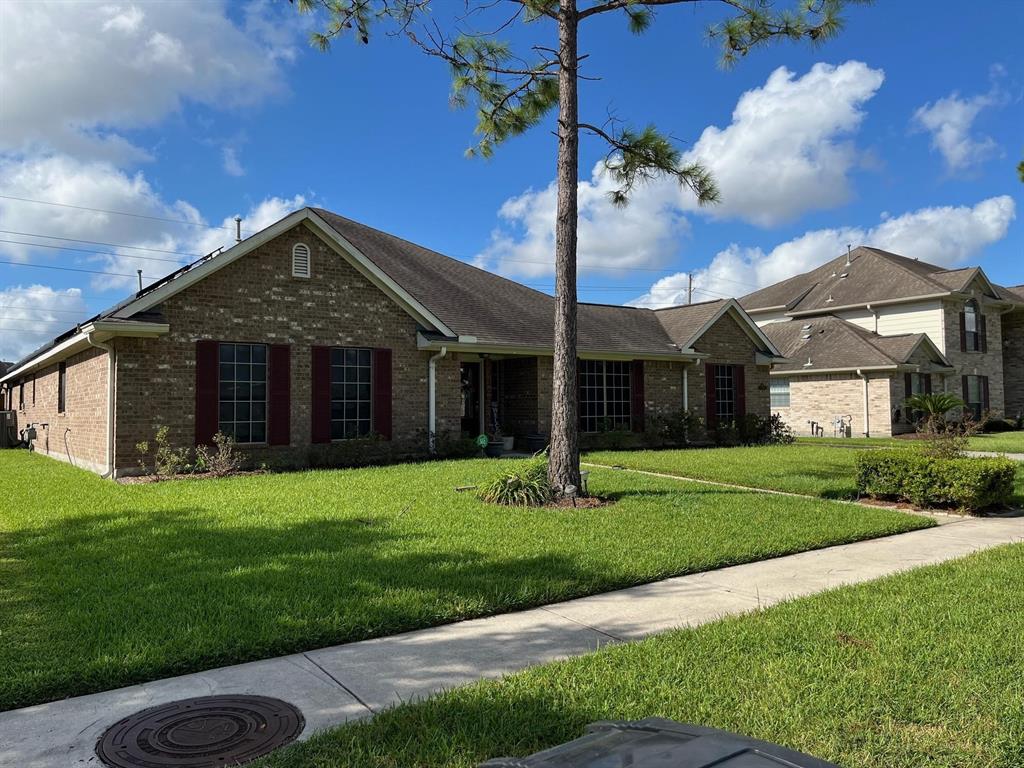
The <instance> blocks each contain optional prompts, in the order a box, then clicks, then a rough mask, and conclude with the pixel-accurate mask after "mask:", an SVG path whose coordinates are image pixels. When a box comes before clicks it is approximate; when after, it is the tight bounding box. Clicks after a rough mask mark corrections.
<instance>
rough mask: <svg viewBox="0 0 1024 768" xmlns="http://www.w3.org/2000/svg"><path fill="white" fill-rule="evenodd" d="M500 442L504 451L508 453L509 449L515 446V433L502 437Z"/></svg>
mask: <svg viewBox="0 0 1024 768" xmlns="http://www.w3.org/2000/svg"><path fill="white" fill-rule="evenodd" d="M501 442H502V445H503V446H504V448H505V453H509V452H510V451H512V450H514V449H515V447H516V437H515V435H507V436H505V437H502V438H501Z"/></svg>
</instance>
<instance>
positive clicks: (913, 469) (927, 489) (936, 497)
mask: <svg viewBox="0 0 1024 768" xmlns="http://www.w3.org/2000/svg"><path fill="white" fill-rule="evenodd" d="M1016 471H1017V465H1016V462H1013V461H1011V460H1010V459H1006V458H992V459H976V458H968V457H962V458H955V459H942V458H936V457H934V456H926V455H924V454H922V453H917V452H916V451H909V450H904V449H895V450H875V451H861V452H859V453H858V454H857V491H858V492H859V493H860V494H862V495H864V496H871V497H873V498H880V499H895V500H898V501H907V502H910V503H911V504H914V505H916V506H919V507H956V508H957V509H959V510H961V511H963V512H977V511H979V510H982V509H986V508H988V507H995V506H1002V505H1006V504H1009V503H1010V501H1011V499H1012V497H1013V480H1014V475H1015V473H1016Z"/></svg>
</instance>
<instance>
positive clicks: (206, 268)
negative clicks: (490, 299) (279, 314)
mask: <svg viewBox="0 0 1024 768" xmlns="http://www.w3.org/2000/svg"><path fill="white" fill-rule="evenodd" d="M302 222H306V223H307V224H308V225H309V226H311V227H312V228H313V230H314V231H315V232H316V233H317V234H319V235H320V236H321V237H322V238H323V240H324V241H325V242H326V243H328V244H329V245H331V246H332V247H333V249H334V250H335V251H336V252H338V253H339V254H340V255H341V256H342V257H343V258H345V260H346V261H348V262H349V263H350V264H352V266H354V267H355V268H356V269H357V270H358V271H359V272H360V273H361V274H362V275H363V276H364V277H366V278H367V279H368V280H370V282H372V283H373V284H374V285H375V286H377V287H378V288H380V289H381V290H382V291H383V292H384V293H385V294H386V295H388V296H389V297H390V298H391V299H392V300H394V301H395V302H396V303H397V304H398V305H399V306H400V307H402V308H403V309H404V310H405V311H406V312H408V313H409V314H410V315H411V316H412V317H413V318H414V319H415V320H416V321H417V322H420V323H422V324H423V325H426V326H430V327H432V328H435V329H436V330H437V331H438V332H439V333H443V334H445V335H448V336H454V335H455V334H454V332H453V331H452V330H451V329H450V328H448V326H446V325H445V324H444V323H442V322H441V320H440V319H439V318H438V317H436V316H435V315H434V314H433V313H431V312H430V311H429V310H428V309H427V308H426V307H424V306H423V305H422V304H420V303H419V302H418V301H417V300H416V299H415V298H413V297H412V296H411V295H410V294H409V293H408V292H407V291H406V290H405V289H404V288H402V287H401V286H400V285H399V284H398V283H396V282H395V281H394V280H392V279H391V278H390V277H389V276H388V275H387V274H385V273H384V272H383V271H382V270H381V269H380V268H379V267H378V266H377V265H376V264H374V263H373V262H372V261H370V259H368V258H367V257H366V256H365V255H364V254H362V253H361V252H360V251H359V249H357V248H356V247H355V246H353V245H352V244H351V243H350V242H348V241H347V240H346V239H345V238H343V237H342V236H341V235H339V234H338V232H337V231H336V230H335V229H334V228H333V227H332V226H331V225H330V224H328V223H327V222H326V221H324V220H323V218H321V217H320V216H319V215H317V214H316V213H314V212H313V211H311V210H310V209H308V208H303V209H302V210H300V211H295V212H294V213H291V214H289V215H287V216H285V217H284V218H283V219H281V220H280V221H278V222H277V223H275V224H271V225H270V226H269V227H267V228H266V229H263V230H260V231H259V232H257V233H256V234H255V235H253V236H251V237H248V238H246V239H245V240H243V241H242V242H240V243H238V244H237V245H234V246H232V247H231V248H228V249H227V250H226V251H224V252H223V253H221V254H219V255H217V256H212V257H210V258H209V259H207V260H206V261H205V262H203V263H201V264H198V265H197V266H195V267H193V268H192V269H190V270H189V271H188V272H185V273H184V274H182V275H180V276H179V277H176V278H174V279H173V280H171V281H170V282H168V283H165V284H164V285H161V286H160V287H158V288H156V289H154V290H152V291H150V292H149V293H147V294H145V295H144V296H141V297H139V298H138V299H137V300H135V301H133V302H131V303H130V304H128V305H126V306H125V307H123V308H122V309H120V310H119V311H118V312H117V314H118V315H119V316H130V315H133V314H135V313H137V312H144V311H146V310H147V309H151V308H152V307H155V306H156V305H157V304H160V303H162V302H164V301H166V300H167V299H169V298H171V297H172V296H174V295H175V294H177V293H180V292H181V291H183V290H185V289H186V288H189V287H190V286H192V285H195V284H196V283H198V282H199V281H200V280H202V279H203V278H205V277H207V276H209V275H210V274H212V273H213V272H216V271H217V270H219V269H221V268H223V267H226V266H227V265H228V264H231V263H233V262H235V261H237V260H238V259H240V258H242V257H243V256H245V255H246V254H247V253H250V252H251V251H253V250H255V249H256V248H259V247H260V246H261V245H265V244H266V243H268V242H270V241H271V240H273V239H274V238H275V237H278V236H279V235H282V234H284V233H285V232H287V231H288V230H290V229H292V228H293V227H295V226H297V225H298V224H301V223H302Z"/></svg>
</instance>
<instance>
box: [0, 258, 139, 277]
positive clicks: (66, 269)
mask: <svg viewBox="0 0 1024 768" xmlns="http://www.w3.org/2000/svg"><path fill="white" fill-rule="evenodd" d="M0 264H7V265H10V266H12V267H31V268H33V269H58V270H60V271H61V272H85V273H86V274H90V275H110V276H111V277H138V274H135V275H130V274H128V273H127V272H104V271H102V270H98V269H79V268H77V267H58V266H56V265H54V264H28V263H26V262H23V261H0ZM143 277H144V278H145V277H152V276H147V275H143ZM152 279H154V280H155V279H157V278H152Z"/></svg>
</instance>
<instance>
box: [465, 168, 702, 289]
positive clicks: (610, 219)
mask: <svg viewBox="0 0 1024 768" xmlns="http://www.w3.org/2000/svg"><path fill="white" fill-rule="evenodd" d="M613 188H614V182H613V181H612V180H611V179H610V178H609V177H608V174H607V173H605V172H603V166H602V165H598V166H596V167H595V168H594V171H593V174H592V175H591V178H590V180H585V181H581V182H580V183H579V186H578V188H577V190H578V191H577V199H578V204H579V233H578V238H579V241H578V248H577V254H578V259H579V265H580V272H581V273H582V272H586V271H587V269H588V268H593V267H598V268H600V267H608V266H615V267H648V266H652V265H653V266H658V265H660V264H663V263H666V262H667V261H668V260H669V259H670V258H671V257H672V256H673V255H674V254H675V252H676V251H677V250H678V248H679V245H680V241H681V239H682V238H683V237H684V236H685V235H686V234H687V232H688V231H689V225H688V224H687V222H686V220H685V219H684V218H683V214H682V211H681V210H680V208H679V200H680V197H679V195H680V192H679V189H678V185H675V184H667V183H654V184H648V185H645V186H643V187H639V188H637V189H636V191H635V193H634V195H633V197H632V199H631V200H630V203H629V205H628V206H626V207H625V208H616V207H615V206H613V205H612V204H611V202H610V201H609V198H608V193H609V192H610V191H611V190H612V189H613ZM556 193H557V190H556V187H555V184H554V183H551V184H549V185H548V186H547V187H545V188H544V189H541V190H536V191H535V190H528V191H527V192H524V193H523V194H522V195H520V196H519V197H514V198H511V199H510V200H506V201H505V203H504V205H502V206H501V209H500V210H499V212H498V215H499V216H500V217H501V219H502V221H503V224H502V226H501V227H500V228H498V229H496V230H495V231H494V232H493V233H492V235H491V242H490V244H489V245H488V246H487V247H486V248H485V249H484V250H483V251H482V252H481V253H480V254H478V256H477V259H476V261H477V264H479V265H480V266H483V267H486V268H488V269H494V270H496V271H498V272H502V273H503V274H517V275H523V276H526V277H537V276H540V275H549V274H551V273H552V272H553V271H554V261H553V260H554V252H555V226H554V225H555V208H556ZM602 273H603V274H608V272H603V271H602Z"/></svg>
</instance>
